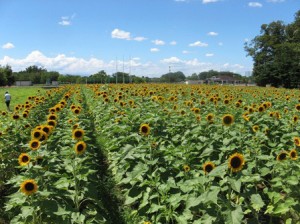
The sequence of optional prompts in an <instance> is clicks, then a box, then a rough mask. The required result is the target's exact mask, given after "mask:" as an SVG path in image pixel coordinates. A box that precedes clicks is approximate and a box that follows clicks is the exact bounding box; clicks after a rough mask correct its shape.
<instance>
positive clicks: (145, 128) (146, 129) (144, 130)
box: [140, 124, 150, 136]
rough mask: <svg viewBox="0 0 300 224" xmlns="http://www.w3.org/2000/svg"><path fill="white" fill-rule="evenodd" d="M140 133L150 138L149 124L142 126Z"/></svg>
mask: <svg viewBox="0 0 300 224" xmlns="http://www.w3.org/2000/svg"><path fill="white" fill-rule="evenodd" d="M140 133H141V135H144V136H148V135H149V134H150V126H149V124H141V126H140Z"/></svg>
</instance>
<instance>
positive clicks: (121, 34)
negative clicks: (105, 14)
mask: <svg viewBox="0 0 300 224" xmlns="http://www.w3.org/2000/svg"><path fill="white" fill-rule="evenodd" d="M111 37H112V38H117V39H125V40H130V32H126V31H123V30H119V29H114V30H113V31H112V32H111Z"/></svg>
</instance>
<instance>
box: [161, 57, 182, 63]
mask: <svg viewBox="0 0 300 224" xmlns="http://www.w3.org/2000/svg"><path fill="white" fill-rule="evenodd" d="M161 62H162V63H167V64H170V63H179V62H182V61H181V60H180V59H179V58H177V57H170V58H165V59H163V60H161Z"/></svg>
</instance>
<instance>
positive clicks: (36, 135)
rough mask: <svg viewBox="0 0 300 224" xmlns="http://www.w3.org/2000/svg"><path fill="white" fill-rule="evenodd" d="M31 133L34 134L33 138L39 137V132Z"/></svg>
mask: <svg viewBox="0 0 300 224" xmlns="http://www.w3.org/2000/svg"><path fill="white" fill-rule="evenodd" d="M33 135H34V137H35V138H39V137H41V133H39V132H34V134H33Z"/></svg>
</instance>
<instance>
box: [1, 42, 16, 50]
mask: <svg viewBox="0 0 300 224" xmlns="http://www.w3.org/2000/svg"><path fill="white" fill-rule="evenodd" d="M14 47H15V46H14V45H13V44H12V43H9V42H8V43H6V44H4V45H2V48H3V49H12V48H14Z"/></svg>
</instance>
